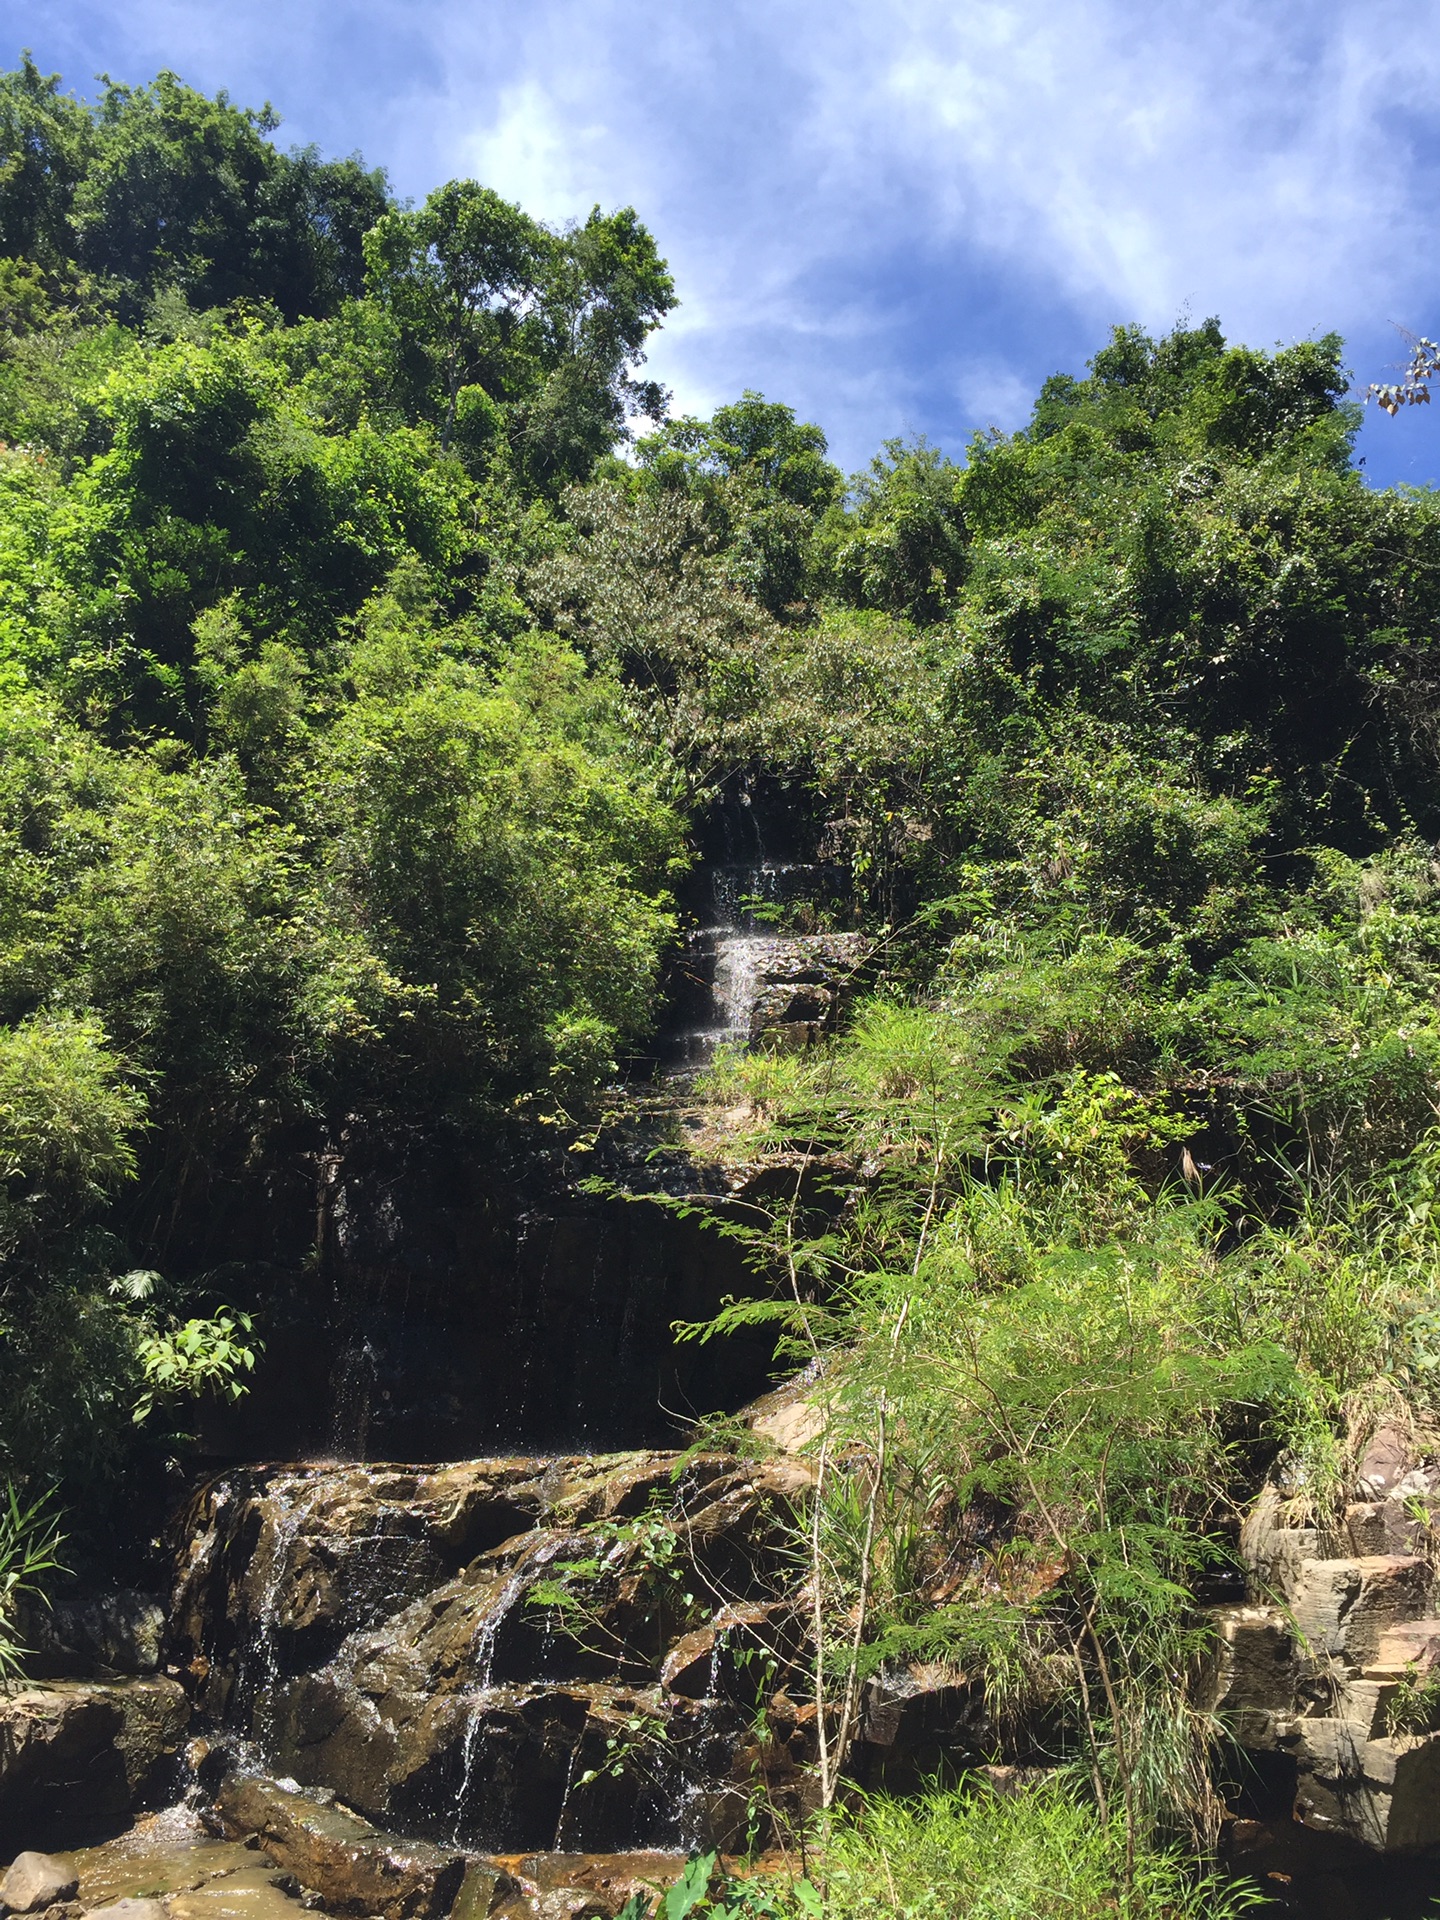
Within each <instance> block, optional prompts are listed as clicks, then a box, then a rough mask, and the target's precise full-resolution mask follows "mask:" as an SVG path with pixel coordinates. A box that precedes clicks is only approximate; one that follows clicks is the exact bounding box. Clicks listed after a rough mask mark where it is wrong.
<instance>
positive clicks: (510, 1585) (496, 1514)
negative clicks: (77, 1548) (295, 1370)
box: [171, 1452, 814, 1851]
mask: <svg viewBox="0 0 1440 1920" xmlns="http://www.w3.org/2000/svg"><path fill="white" fill-rule="evenodd" d="M810 1484H811V1473H810V1469H809V1468H808V1467H807V1466H806V1465H805V1464H803V1463H802V1462H800V1461H798V1460H796V1459H794V1458H790V1457H786V1456H783V1455H777V1456H776V1457H775V1458H773V1459H769V1460H765V1461H759V1462H757V1461H755V1460H748V1461H747V1460H742V1459H739V1458H737V1457H736V1456H734V1455H732V1454H725V1453H696V1454H689V1455H677V1454H672V1453H650V1452H646V1453H631V1454H620V1455H611V1456H608V1457H599V1458H596V1457H583V1456H568V1457H562V1458H552V1459H506V1460H482V1461H471V1462H466V1463H462V1464H459V1465H455V1466H448V1467H443V1468H433V1469H431V1468H423V1467H369V1466H327V1467H307V1468H294V1467H285V1468H273V1469H264V1468H261V1469H251V1470H247V1471H246V1472H243V1473H238V1474H234V1475H229V1476H225V1477H224V1478H222V1479H220V1480H216V1481H213V1482H211V1483H210V1484H209V1485H208V1486H207V1487H205V1488H203V1489H202V1490H201V1491H200V1493H199V1494H198V1495H197V1498H196V1500H195V1502H194V1503H193V1505H192V1509H191V1511H190V1514H189V1515H188V1518H187V1521H186V1525H185V1529H184V1531H183V1539H184V1545H183V1547H182V1550H181V1553H180V1574H179V1580H178V1585H177V1591H176V1596H175V1604H174V1607H173V1610H172V1616H171V1618H172V1655H173V1657H174V1658H175V1660H176V1661H177V1663H178V1665H179V1668H180V1670H181V1671H183V1673H184V1674H185V1675H186V1677H187V1681H188V1684H189V1685H190V1688H191V1690H192V1692H193V1695H194V1698H195V1700H196V1703H197V1705H198V1706H199V1707H200V1708H201V1709H202V1711H204V1712H205V1713H206V1714H207V1715H208V1716H210V1717H211V1718H212V1719H213V1720H215V1721H219V1720H222V1719H223V1720H224V1722H225V1723H226V1725H227V1726H228V1727H229V1728H230V1729H231V1730H234V1731H237V1732H239V1733H241V1734H243V1735H247V1736H250V1737H251V1738H253V1739H254V1741H255V1742H256V1743H257V1745H258V1747H259V1749H260V1751H261V1752H262V1753H263V1754H264V1755H265V1756H266V1764H267V1766H269V1767H270V1768H271V1769H272V1770H273V1771H274V1772H275V1773H276V1774H277V1775H281V1776H284V1777H286V1778H289V1779H290V1780H292V1781H293V1782H295V1783H296V1784H297V1786H299V1787H301V1788H310V1789H316V1788H323V1789H328V1790H333V1792H334V1793H336V1794H337V1795H339V1797H340V1798H341V1799H342V1800H343V1802H344V1803H345V1804H346V1805H347V1806H349V1807H352V1808H354V1809H356V1810H357V1812H358V1813H359V1814H360V1815H361V1816H363V1817H364V1819H366V1820H367V1821H374V1822H377V1823H379V1824H380V1825H382V1826H385V1827H393V1828H395V1829H397V1830H400V1831H405V1832H409V1833H412V1834H416V1835H419V1836H421V1837H424V1838H428V1839H429V1840H431V1841H434V1842H437V1843H440V1842H443V1843H446V1844H448V1845H450V1846H452V1847H454V1846H458V1845H462V1844H463V1845H466V1846H469V1847H479V1848H486V1849H496V1848H505V1849H507V1850H510V1851H515V1850H522V1851H523V1850H530V1851H535V1850H540V1849H550V1848H561V1849H570V1850H572V1851H579V1850H584V1851H592V1850H596V1849H601V1848H604V1849H607V1850H609V1849H614V1848H626V1847H637V1846H639V1847H653V1846H675V1845H686V1844H697V1845H699V1844H706V1845H709V1844H719V1843H723V1842H726V1841H728V1840H730V1839H731V1838H733V1837H734V1836H735V1835H736V1834H738V1833H740V1832H743V1831H744V1829H745V1827H746V1824H747V1822H748V1821H750V1820H751V1818H752V1807H753V1805H754V1803H756V1802H757V1801H759V1800H767V1801H768V1804H770V1805H771V1806H774V1807H781V1808H788V1809H790V1810H791V1811H794V1810H798V1806H799V1800H800V1797H801V1796H802V1794H803V1791H804V1787H803V1778H802V1773H803V1768H804V1766H805V1763H806V1762H807V1761H808V1760H809V1758H810V1756H811V1744H812V1742H811V1726H812V1722H813V1714H814V1710H813V1707H812V1706H810V1705H808V1704H805V1705H801V1704H797V1703H796V1701H795V1700H794V1699H792V1698H791V1696H790V1695H789V1694H787V1692H786V1691H785V1684H784V1683H785V1677H786V1674H787V1673H788V1672H789V1670H790V1666H791V1663H792V1661H794V1660H795V1659H796V1658H797V1657H798V1656H799V1655H800V1652H801V1648H800V1632H799V1628H798V1626H797V1620H796V1615H795V1614H794V1612H793V1611H792V1609H791V1608H790V1607H789V1606H788V1605H787V1602H786V1594H787V1592H788V1591H789V1590H790V1588H791V1587H792V1586H793V1584H794V1578H793V1569H792V1566H791V1548H792V1541H793V1537H794V1528H793V1519H794V1509H795V1506H796V1503H797V1502H798V1501H800V1500H802V1499H803V1498H804V1496H805V1495H806V1494H807V1492H808V1490H809V1487H810ZM762 1704H763V1705H764V1706H765V1708H766V1714H765V1718H764V1723H763V1732H762V1731H757V1716H756V1709H757V1707H759V1706H761V1705H762Z"/></svg>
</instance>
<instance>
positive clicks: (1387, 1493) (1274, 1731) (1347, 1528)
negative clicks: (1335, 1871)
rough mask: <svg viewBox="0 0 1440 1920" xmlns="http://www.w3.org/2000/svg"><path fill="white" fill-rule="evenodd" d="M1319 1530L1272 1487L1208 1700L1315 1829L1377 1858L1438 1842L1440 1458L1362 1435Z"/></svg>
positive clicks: (1249, 1535)
mask: <svg viewBox="0 0 1440 1920" xmlns="http://www.w3.org/2000/svg"><path fill="white" fill-rule="evenodd" d="M1351 1492H1352V1494H1353V1498H1352V1499H1351V1500H1350V1501H1349V1503H1348V1504H1347V1505H1346V1506H1345V1508H1344V1511H1343V1515H1341V1516H1340V1517H1339V1518H1338V1519H1337V1520H1335V1521H1333V1522H1332V1523H1331V1524H1329V1525H1326V1524H1324V1523H1322V1522H1321V1521H1318V1520H1317V1519H1316V1518H1315V1517H1314V1516H1313V1514H1312V1513H1309V1512H1307V1510H1306V1508H1305V1507H1304V1506H1303V1505H1302V1503H1301V1502H1300V1501H1299V1500H1298V1499H1297V1498H1295V1497H1294V1496H1293V1495H1289V1496H1287V1494H1286V1492H1285V1491H1284V1490H1283V1489H1280V1488H1276V1487H1269V1488H1267V1489H1266V1490H1265V1492H1264V1493H1263V1494H1262V1495H1261V1497H1260V1499H1259V1501H1258V1502H1257V1504H1256V1505H1255V1507H1254V1508H1253V1509H1252V1511H1251V1513H1250V1515H1249V1517H1248V1519H1247V1520H1246V1523H1245V1526H1244V1529H1243V1531H1242V1535H1241V1544H1242V1551H1243V1554H1244V1558H1245V1561H1246V1565H1247V1571H1248V1574H1249V1578H1250V1585H1251V1595H1252V1598H1251V1602H1250V1604H1248V1605H1246V1606H1243V1607H1238V1608H1231V1609H1227V1610H1226V1611H1225V1612H1223V1613H1221V1614H1220V1615H1219V1616H1218V1621H1217V1624H1218V1628H1219V1649H1218V1659H1217V1664H1216V1670H1215V1675H1214V1684H1213V1687H1212V1689H1211V1691H1210V1694H1209V1700H1208V1704H1210V1705H1211V1706H1213V1707H1214V1708H1216V1709H1217V1710H1218V1711H1219V1712H1220V1713H1221V1715H1222V1716H1223V1717H1224V1719H1225V1720H1226V1722H1227V1724H1228V1725H1229V1727H1230V1728H1231V1730H1232V1732H1233V1734H1234V1737H1235V1739H1236V1741H1237V1742H1238V1744H1239V1746H1240V1748H1241V1749H1242V1751H1243V1752H1244V1753H1245V1754H1246V1755H1247V1756H1248V1757H1249V1761H1250V1767H1251V1772H1252V1777H1253V1782H1254V1783H1255V1784H1256V1785H1257V1786H1258V1788H1259V1790H1260V1792H1261V1794H1262V1797H1266V1796H1268V1798H1269V1799H1270V1801H1271V1803H1272V1804H1273V1805H1275V1806H1276V1807H1278V1806H1280V1805H1281V1804H1283V1803H1284V1802H1287V1801H1288V1802H1289V1803H1290V1804H1291V1806H1292V1809H1293V1813H1294V1817H1295V1818H1296V1819H1297V1820H1298V1821H1299V1822H1301V1823H1302V1825H1304V1826H1305V1827H1308V1828H1310V1829H1313V1830H1314V1831H1316V1832H1318V1833H1323V1834H1330V1835H1335V1836H1339V1837H1341V1838H1344V1839H1348V1840H1351V1841H1355V1842H1359V1843H1361V1844H1363V1845H1364V1846H1366V1847H1368V1848H1371V1849H1375V1850H1378V1851H1379V1852H1381V1853H1386V1854H1413V1853H1416V1852H1419V1851H1421V1850H1424V1849H1427V1848H1431V1847H1436V1846H1440V1613H1437V1608H1436V1595H1435V1592H1434V1588H1435V1566H1434V1558H1435V1534H1434V1531H1433V1529H1434V1526H1435V1523H1436V1516H1437V1514H1440V1453H1437V1450H1436V1436H1433V1435H1432V1436H1428V1437H1427V1436H1423V1435H1420V1434H1417V1433H1415V1432H1414V1431H1412V1430H1410V1429H1408V1428H1405V1427H1402V1426H1400V1425H1398V1424H1390V1425H1386V1426H1383V1427H1381V1428H1380V1429H1379V1431H1378V1432H1377V1433H1376V1434H1375V1435H1374V1437H1373V1438H1372V1440H1371V1441H1370V1444H1369V1446H1368V1447H1367V1449H1366V1451H1365V1454H1364V1456H1363V1458H1362V1459H1361V1461H1360V1463H1359V1467H1358V1470H1357V1472H1356V1475H1355V1478H1354V1482H1353V1485H1352V1488H1351Z"/></svg>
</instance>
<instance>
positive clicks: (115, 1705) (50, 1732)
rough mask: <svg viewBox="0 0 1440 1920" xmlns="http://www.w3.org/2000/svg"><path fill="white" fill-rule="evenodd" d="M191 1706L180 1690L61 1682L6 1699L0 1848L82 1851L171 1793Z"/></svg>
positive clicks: (1, 1720) (161, 1685) (151, 1683)
mask: <svg viewBox="0 0 1440 1920" xmlns="http://www.w3.org/2000/svg"><path fill="white" fill-rule="evenodd" d="M189 1719H190V1705H189V1702H188V1701H187V1700H186V1698H185V1693H184V1689H183V1688H182V1687H181V1686H180V1685H179V1684H178V1683H177V1682H176V1681H174V1680H170V1679H166V1678H162V1677H159V1676H156V1677H153V1678H149V1679H133V1680H117V1681H93V1680H65V1681H55V1682H51V1683H50V1684H48V1685H45V1686H35V1687H26V1688H24V1689H22V1691H20V1692H19V1693H14V1694H11V1695H9V1696H8V1697H6V1698H4V1699H0V1844H4V1842H5V1841H6V1840H9V1841H11V1842H12V1843H13V1842H15V1841H19V1840H25V1839H28V1840H35V1839H40V1840H43V1841H45V1842H46V1843H47V1844H50V1845H53V1846H72V1845H76V1844H79V1843H80V1842H81V1841H83V1840H84V1839H86V1838H87V1837H89V1836H90V1835H92V1834H95V1833H99V1832H102V1831H104V1830H105V1829H106V1827H107V1826H113V1825H114V1823H115V1822H117V1821H124V1820H126V1819H128V1818H129V1817H130V1816H131V1815H132V1814H134V1813H135V1812H137V1811H138V1810H139V1809H140V1808H142V1807H144V1806H146V1805H153V1804H158V1799H159V1798H163V1797H164V1796H165V1794H166V1791H167V1789H168V1788H169V1786H170V1775H171V1772H172V1770H173V1764H174V1761H175V1756H176V1754H177V1753H178V1752H179V1749H180V1747H181V1745H182V1743H183V1741H184V1738H185V1731H186V1728H187V1726H188V1724H189Z"/></svg>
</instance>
